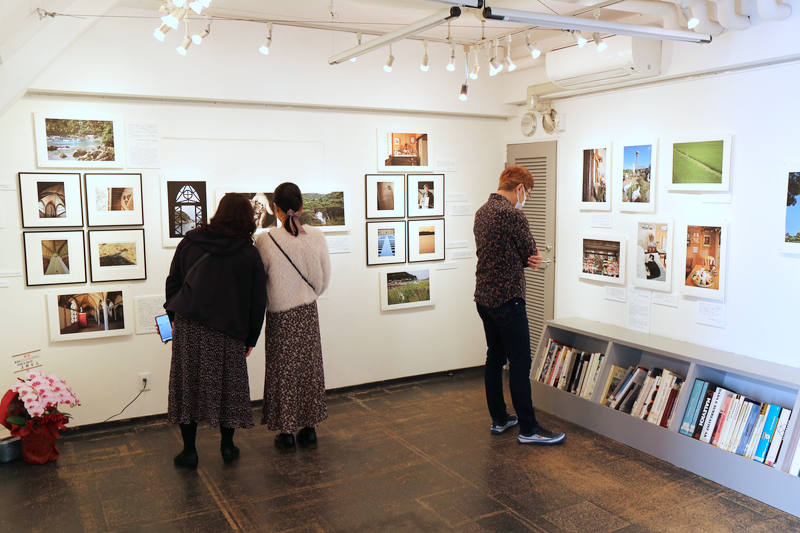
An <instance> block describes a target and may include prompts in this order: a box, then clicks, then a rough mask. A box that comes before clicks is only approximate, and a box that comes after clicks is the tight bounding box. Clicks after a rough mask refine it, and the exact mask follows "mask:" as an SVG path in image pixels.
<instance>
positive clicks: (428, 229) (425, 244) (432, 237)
mask: <svg viewBox="0 0 800 533" xmlns="http://www.w3.org/2000/svg"><path fill="white" fill-rule="evenodd" d="M419 253H420V254H435V253H436V229H435V228H434V227H433V226H420V228H419Z"/></svg>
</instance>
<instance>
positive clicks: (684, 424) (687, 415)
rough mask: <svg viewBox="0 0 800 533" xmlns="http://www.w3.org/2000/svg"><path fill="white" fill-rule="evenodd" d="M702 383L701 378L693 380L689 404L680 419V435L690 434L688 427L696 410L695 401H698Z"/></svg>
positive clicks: (690, 425)
mask: <svg viewBox="0 0 800 533" xmlns="http://www.w3.org/2000/svg"><path fill="white" fill-rule="evenodd" d="M703 383H704V382H703V380H702V379H695V380H694V385H693V386H692V394H691V396H689V404H688V405H687V406H686V411H685V412H684V414H683V420H682V421H681V429H680V430H679V432H680V433H681V434H682V435H691V433H690V431H689V428H691V427H692V420H693V419H692V416H693V415H694V413H695V412H696V411H697V402H699V401H700V391H701V390H702V389H703Z"/></svg>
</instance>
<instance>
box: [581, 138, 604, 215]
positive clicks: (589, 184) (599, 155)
mask: <svg viewBox="0 0 800 533" xmlns="http://www.w3.org/2000/svg"><path fill="white" fill-rule="evenodd" d="M582 155H583V173H582V178H581V180H582V181H581V183H582V185H581V209H583V210H588V211H610V210H611V180H610V179H609V174H608V173H609V171H610V170H611V161H610V159H611V144H610V143H608V144H605V143H602V144H601V143H595V144H593V145H591V146H590V147H587V148H584V149H583V152H582Z"/></svg>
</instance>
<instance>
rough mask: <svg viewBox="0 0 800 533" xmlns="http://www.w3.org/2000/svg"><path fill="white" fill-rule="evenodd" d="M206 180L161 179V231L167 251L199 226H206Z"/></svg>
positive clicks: (207, 205)
mask: <svg viewBox="0 0 800 533" xmlns="http://www.w3.org/2000/svg"><path fill="white" fill-rule="evenodd" d="M208 207H209V203H208V196H207V193H206V181H200V180H180V179H175V180H173V179H170V178H167V177H165V176H163V175H162V176H161V228H162V232H163V237H164V248H175V247H176V246H178V243H180V242H181V239H183V236H184V235H186V234H187V233H188V232H189V231H191V230H193V229H194V228H196V227H197V225H198V224H200V223H207V222H208V219H209V218H210V217H211V213H209V212H208Z"/></svg>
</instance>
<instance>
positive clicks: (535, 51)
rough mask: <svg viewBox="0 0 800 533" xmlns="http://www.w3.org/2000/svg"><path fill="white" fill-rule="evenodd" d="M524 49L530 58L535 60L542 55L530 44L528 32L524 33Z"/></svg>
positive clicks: (529, 33)
mask: <svg viewBox="0 0 800 533" xmlns="http://www.w3.org/2000/svg"><path fill="white" fill-rule="evenodd" d="M525 47H526V48H527V49H528V51H530V53H531V57H532V58H533V59H536V58H537V57H539V56H540V55H542V51H541V50H539V49H538V48H536V47H535V46H533V45H532V44H531V31H530V30H528V31H526V32H525Z"/></svg>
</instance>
